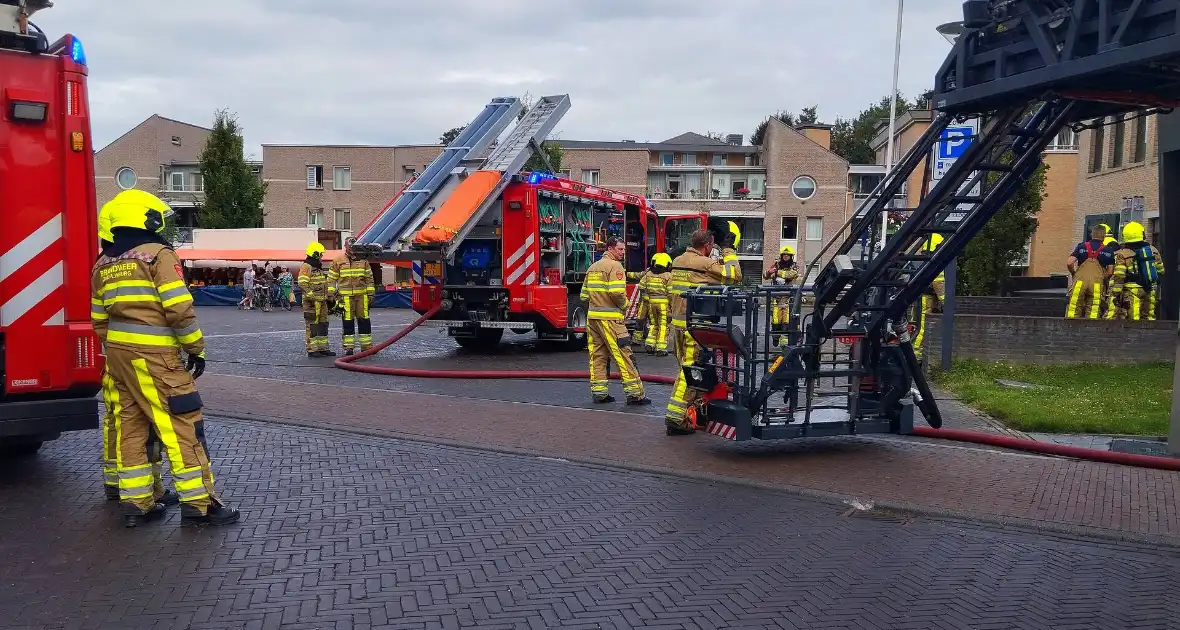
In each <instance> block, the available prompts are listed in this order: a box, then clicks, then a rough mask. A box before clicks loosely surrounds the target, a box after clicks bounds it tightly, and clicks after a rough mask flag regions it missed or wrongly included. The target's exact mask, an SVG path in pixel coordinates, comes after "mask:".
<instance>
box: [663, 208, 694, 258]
mask: <svg viewBox="0 0 1180 630" xmlns="http://www.w3.org/2000/svg"><path fill="white" fill-rule="evenodd" d="M704 226H705V215H703V214H685V215H680V216H674V217H666V218H665V219H664V233H663V238H662V239H660V241H661V244H662V245H663V249H662V251H663V252H664V253H666V254H668V255H669V256H671V257H672V258H673V259H675V258H676V257H677V256H679V255H681V254H683V253H684V252H685V251H686V250H688V248H689V247H690V246H691V245H692V233H693V232H695V231H697V230H700V229H704Z"/></svg>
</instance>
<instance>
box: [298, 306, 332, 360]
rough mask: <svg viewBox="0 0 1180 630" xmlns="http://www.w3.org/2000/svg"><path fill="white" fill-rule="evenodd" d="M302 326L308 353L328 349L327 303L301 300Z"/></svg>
mask: <svg viewBox="0 0 1180 630" xmlns="http://www.w3.org/2000/svg"><path fill="white" fill-rule="evenodd" d="M303 325H304V333H305V337H306V340H307V351H308V352H322V351H324V350H327V349H328V303H327V302H324V301H321V300H309V299H307V297H306V296H304V299H303Z"/></svg>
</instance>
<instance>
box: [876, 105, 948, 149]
mask: <svg viewBox="0 0 1180 630" xmlns="http://www.w3.org/2000/svg"><path fill="white" fill-rule="evenodd" d="M932 120H934V112H933V111H931V110H929V109H911V110H909V111H907V112H904V113H902V114H901V115H900V116H898V117H897V131H896V132H897V133H901V132H902V131H905V130H906V129H908V128H909V127H912V126H913V125H915V124H918V123H928V122H930V121H932ZM875 131H876V132H877V135H875V136H873V140H872V142H871V143H869V147H870V148H872V149H873V150H874V151H876V150H878V149H880V148H881V147H883V146H885V143H886V142H889V118H884V119H882V120H881V121H880V122H878V123H877V126H876V127H875Z"/></svg>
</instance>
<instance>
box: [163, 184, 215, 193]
mask: <svg viewBox="0 0 1180 630" xmlns="http://www.w3.org/2000/svg"><path fill="white" fill-rule="evenodd" d="M163 192H166V193H199V192H205V188H204V187H203V186H198V185H196V184H185V185H183V186H175V185H173V184H168V185H167V186H164V189H163Z"/></svg>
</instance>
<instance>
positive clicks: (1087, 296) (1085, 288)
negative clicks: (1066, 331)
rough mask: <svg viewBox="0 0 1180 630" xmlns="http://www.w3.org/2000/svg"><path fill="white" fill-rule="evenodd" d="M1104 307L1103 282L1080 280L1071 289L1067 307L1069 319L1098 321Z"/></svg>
mask: <svg viewBox="0 0 1180 630" xmlns="http://www.w3.org/2000/svg"><path fill="white" fill-rule="evenodd" d="M1101 306H1102V280H1101V279H1099V280H1097V281H1094V280H1091V279H1088V278H1079V279H1077V280H1075V281H1074V283H1073V286H1072V287H1070V289H1069V303H1068V305H1067V306H1066V307H1065V317H1066V318H1067V319H1078V318H1085V319H1098V309H1099V308H1101Z"/></svg>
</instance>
